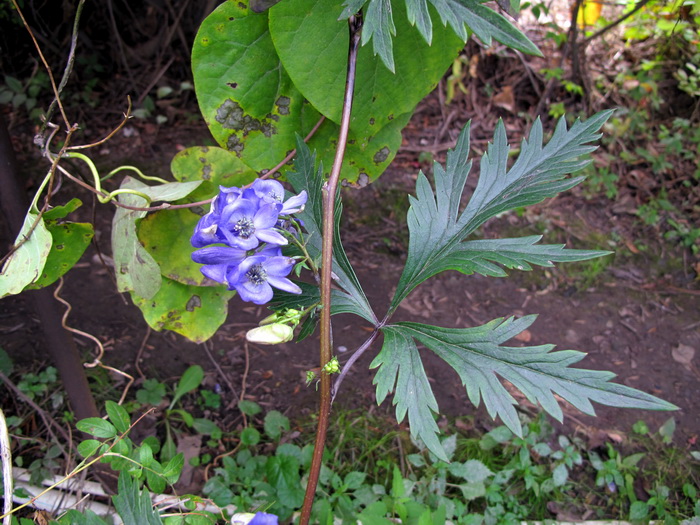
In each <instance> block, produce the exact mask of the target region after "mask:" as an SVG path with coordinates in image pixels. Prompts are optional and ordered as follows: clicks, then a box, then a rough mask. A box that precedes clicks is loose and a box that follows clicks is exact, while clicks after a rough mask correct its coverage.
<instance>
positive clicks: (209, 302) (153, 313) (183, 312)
mask: <svg viewBox="0 0 700 525" xmlns="http://www.w3.org/2000/svg"><path fill="white" fill-rule="evenodd" d="M159 277H160V275H159ZM234 294H235V292H231V291H228V290H226V288H225V287H222V286H217V287H211V286H191V285H185V284H181V283H178V282H176V281H173V280H171V279H168V278H167V277H164V278H163V285H162V286H161V287H160V289H159V290H158V292H157V293H156V294H155V295H154V296H153V297H152V298H151V299H145V298H143V297H141V296H139V295H137V294H136V293H132V294H131V298H132V300H133V301H134V304H135V305H136V306H138V307H139V308H140V309H141V312H142V313H143V317H144V319H145V320H146V322H147V323H148V324H149V325H150V327H151V328H153V329H154V330H158V331H160V330H164V329H165V330H172V331H174V332H177V333H179V334H181V335H184V336H185V337H187V338H188V339H191V340H192V341H195V342H197V343H201V342H202V341H206V340H207V339H209V338H210V337H211V336H212V335H214V334H215V333H216V330H217V329H218V328H219V326H221V325H222V324H223V323H224V321H225V320H226V314H227V313H228V301H229V300H230V299H231V297H233V295H234Z"/></svg>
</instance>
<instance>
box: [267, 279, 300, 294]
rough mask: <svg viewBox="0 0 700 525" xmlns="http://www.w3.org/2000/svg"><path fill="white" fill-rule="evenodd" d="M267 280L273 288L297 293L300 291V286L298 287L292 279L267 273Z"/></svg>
mask: <svg viewBox="0 0 700 525" xmlns="http://www.w3.org/2000/svg"><path fill="white" fill-rule="evenodd" d="M267 282H268V283H270V284H271V285H272V286H274V287H275V288H279V289H280V290H284V291H285V292H289V293H297V294H299V293H301V288H299V287H298V286H297V285H296V284H294V283H293V282H292V281H290V280H289V279H287V278H286V277H277V276H275V275H268V276H267Z"/></svg>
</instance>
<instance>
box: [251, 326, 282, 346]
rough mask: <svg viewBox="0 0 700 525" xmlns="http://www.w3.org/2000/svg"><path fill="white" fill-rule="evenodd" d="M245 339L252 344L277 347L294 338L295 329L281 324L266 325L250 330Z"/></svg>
mask: <svg viewBox="0 0 700 525" xmlns="http://www.w3.org/2000/svg"><path fill="white" fill-rule="evenodd" d="M245 338H246V339H247V340H248V341H249V342H251V343H257V344H260V345H276V344H279V343H286V342H288V341H291V340H292V339H293V338H294V329H293V328H292V327H291V326H288V325H286V324H280V323H272V324H266V325H264V326H258V327H257V328H253V329H252V330H248V333H247V334H246V335H245Z"/></svg>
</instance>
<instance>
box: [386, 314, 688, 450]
mask: <svg viewBox="0 0 700 525" xmlns="http://www.w3.org/2000/svg"><path fill="white" fill-rule="evenodd" d="M535 318H536V316H526V317H523V318H521V319H517V320H515V319H513V318H509V319H505V320H504V319H495V320H493V321H491V322H489V323H487V324H485V325H483V326H478V327H475V328H465V329H455V328H440V327H436V326H429V325H424V324H418V323H398V324H397V325H393V326H388V327H385V328H383V329H382V330H383V331H384V332H385V334H387V333H388V334H389V343H390V345H391V346H390V347H389V348H390V351H389V352H388V356H387V357H385V358H383V359H382V360H381V361H382V362H381V363H377V365H379V364H381V365H382V368H380V369H379V370H378V371H377V377H376V378H375V383H377V385H378V386H377V398H378V399H383V398H384V397H385V396H386V392H387V391H388V389H391V388H393V377H394V376H396V375H397V373H398V377H399V381H398V383H397V387H396V393H395V396H394V403H396V404H397V406H405V407H412V408H413V412H411V411H409V422H410V424H411V427H413V426H414V425H416V426H418V428H419V429H422V431H423V433H427V434H429V429H430V425H431V424H432V422H433V418H432V415H431V414H430V413H429V412H427V409H426V406H428V401H426V400H425V397H426V391H425V387H423V388H418V387H417V386H415V385H425V386H427V385H428V383H427V378H426V377H425V372H423V369H422V366H420V363H419V362H416V361H415V360H414V359H408V358H406V357H403V355H416V356H417V352H416V350H415V343H414V342H413V339H415V340H417V341H419V342H421V343H422V344H424V345H425V346H426V347H427V348H429V349H430V350H431V351H433V352H434V353H435V354H436V355H437V356H439V357H440V358H441V359H443V360H444V361H445V362H446V363H447V364H449V365H450V366H451V367H452V368H453V369H454V370H455V371H456V372H457V373H458V374H459V377H460V379H461V380H462V384H463V385H464V386H465V387H466V389H467V395H468V397H469V400H470V401H471V402H472V403H473V404H474V405H475V406H479V404H480V403H481V399H482V397H483V400H484V405H485V406H486V409H487V411H488V413H489V414H490V415H491V417H493V418H496V417H500V418H501V420H502V421H503V422H504V423H505V425H506V426H507V427H508V428H510V429H511V430H512V431H513V432H515V433H516V434H518V435H522V428H521V425H520V420H519V419H518V415H517V412H516V411H515V408H514V405H516V404H517V402H516V401H515V399H514V398H513V397H512V396H511V395H510V393H509V392H508V390H506V388H505V387H504V386H503V385H502V384H501V383H500V381H499V377H500V378H503V379H505V380H507V381H509V382H510V383H511V384H512V385H513V386H514V387H516V388H517V389H518V390H520V391H521V392H522V393H523V394H525V396H526V397H527V399H528V400H529V401H530V402H532V403H535V404H539V405H541V406H542V408H544V409H545V410H546V411H547V412H548V413H549V414H551V415H552V416H553V417H554V418H556V419H557V420H559V421H561V420H562V418H563V414H562V410H561V407H560V406H559V404H558V403H557V399H556V397H555V394H556V395H558V396H560V397H561V398H562V399H564V400H566V401H568V402H569V403H571V404H572V405H573V406H575V407H576V408H578V409H579V410H581V411H582V412H584V413H586V414H590V415H595V411H594V409H593V405H592V404H591V401H596V402H598V403H601V404H603V405H608V406H617V407H628V408H641V409H648V410H675V409H676V408H677V407H675V406H674V405H672V404H671V403H667V402H666V401H662V400H661V399H658V398H656V397H654V396H652V395H649V394H645V393H644V392H640V391H638V390H635V389H633V388H630V387H627V386H624V385H619V384H616V383H610V382H609V381H610V380H611V379H612V378H614V377H615V374H613V373H612V372H603V371H596V370H582V369H578V368H569V366H570V365H572V364H574V363H577V362H579V361H580V360H581V359H582V358H583V357H584V356H585V354H584V353H582V352H577V351H575V350H561V351H556V352H552V350H553V349H554V345H541V346H529V347H522V348H515V347H507V346H501V345H502V343H504V342H505V341H507V340H509V339H511V338H512V337H514V336H516V335H517V334H519V333H521V332H522V331H523V330H525V329H527V328H528V327H529V326H530V325H531V324H532V323H533V322H534V320H535ZM387 330H388V331H387ZM386 346H387V343H386V342H385V347H386ZM384 352H385V349H384V348H382V353H384ZM381 355H382V354H381V353H380V355H379V356H378V357H377V359H378V360H379V357H381ZM373 364H374V363H373ZM385 367H386V368H388V370H389V371H385V370H383V369H384V368H385ZM402 374H403V375H404V376H405V379H404V383H403V384H402V383H401V376H402ZM378 378H379V379H378ZM380 387H381V388H380ZM427 392H429V389H428V391H427ZM397 398H398V399H397ZM430 399H431V401H430V403H431V404H430V405H429V408H430V409H431V410H437V407H436V406H435V407H434V406H433V405H434V399H432V398H430ZM416 405H417V406H419V407H423V410H418V409H416V408H415V407H416ZM412 414H413V417H414V419H413V420H412V419H411V415H412ZM421 438H422V439H424V438H423V437H422V436H421ZM426 444H427V445H428V447H429V448H430V450H431V451H433V452H434V453H435V454H438V453H439V452H440V451H441V450H442V449H441V448H438V447H435V445H434V441H431V442H428V441H426ZM434 448H435V449H436V450H433V449H434Z"/></svg>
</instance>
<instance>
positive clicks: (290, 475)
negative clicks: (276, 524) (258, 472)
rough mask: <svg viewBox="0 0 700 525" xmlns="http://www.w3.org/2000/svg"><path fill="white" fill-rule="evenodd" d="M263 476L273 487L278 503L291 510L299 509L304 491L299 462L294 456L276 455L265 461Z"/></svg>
mask: <svg viewBox="0 0 700 525" xmlns="http://www.w3.org/2000/svg"><path fill="white" fill-rule="evenodd" d="M265 475H266V477H267V480H268V482H269V483H270V485H272V486H273V487H275V490H276V495H277V500H278V502H279V503H280V504H281V505H283V506H285V507H289V508H292V509H295V508H299V507H300V506H301V504H302V501H303V500H304V489H303V488H302V487H301V477H300V476H299V460H298V459H297V458H295V457H294V456H287V455H278V456H272V457H269V458H268V459H267V462H266V463H265Z"/></svg>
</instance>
